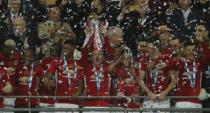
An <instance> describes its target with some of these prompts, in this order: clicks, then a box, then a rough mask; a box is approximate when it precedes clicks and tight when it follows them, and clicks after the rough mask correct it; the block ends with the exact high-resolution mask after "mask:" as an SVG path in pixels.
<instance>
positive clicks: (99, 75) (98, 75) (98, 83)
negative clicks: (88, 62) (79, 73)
mask: <svg viewBox="0 0 210 113" xmlns="http://www.w3.org/2000/svg"><path fill="white" fill-rule="evenodd" d="M93 72H94V76H95V79H96V88H97V91H98V92H99V91H100V87H101V79H102V76H103V75H102V74H103V65H102V66H101V67H100V70H99V72H97V71H96V67H95V66H94V67H93Z"/></svg>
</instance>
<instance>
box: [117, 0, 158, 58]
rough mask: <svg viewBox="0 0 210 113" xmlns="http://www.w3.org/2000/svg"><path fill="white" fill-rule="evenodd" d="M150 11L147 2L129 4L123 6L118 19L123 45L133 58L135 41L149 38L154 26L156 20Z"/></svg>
mask: <svg viewBox="0 0 210 113" xmlns="http://www.w3.org/2000/svg"><path fill="white" fill-rule="evenodd" d="M150 11H151V10H150V7H149V6H148V0H143V1H141V2H131V3H129V4H127V5H126V6H124V8H123V9H122V11H121V13H120V15H119V17H118V20H119V21H120V23H121V27H122V29H123V33H124V36H123V37H124V41H125V44H126V45H127V46H128V47H129V48H130V49H131V50H132V53H133V55H134V57H135V56H136V55H137V48H136V47H137V45H136V42H137V40H138V39H139V38H142V37H147V38H149V36H150V34H151V31H153V29H154V27H155V26H156V18H155V17H154V16H153V15H152V13H151V12H150Z"/></svg>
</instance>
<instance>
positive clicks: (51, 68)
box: [47, 59, 60, 73]
mask: <svg viewBox="0 0 210 113" xmlns="http://www.w3.org/2000/svg"><path fill="white" fill-rule="evenodd" d="M59 62H60V60H59V59H54V60H52V61H51V63H50V66H49V68H48V70H47V72H49V73H54V72H55V71H56V67H58V66H59Z"/></svg>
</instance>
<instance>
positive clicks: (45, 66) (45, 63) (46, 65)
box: [39, 57, 56, 104]
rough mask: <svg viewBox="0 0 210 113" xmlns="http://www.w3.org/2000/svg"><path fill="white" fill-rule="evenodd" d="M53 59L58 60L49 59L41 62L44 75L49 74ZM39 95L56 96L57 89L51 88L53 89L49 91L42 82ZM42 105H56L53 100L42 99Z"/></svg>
mask: <svg viewBox="0 0 210 113" xmlns="http://www.w3.org/2000/svg"><path fill="white" fill-rule="evenodd" d="M53 59H56V58H53V57H48V58H44V59H42V60H41V61H40V64H41V65H42V68H43V70H44V73H46V72H47V70H48V68H49V67H50V64H51V61H52V60H53ZM39 95H40V96H55V87H51V89H50V90H49V89H48V88H46V87H45V86H44V84H43V82H42V81H41V82H40V84H39ZM40 103H48V104H54V99H53V98H40Z"/></svg>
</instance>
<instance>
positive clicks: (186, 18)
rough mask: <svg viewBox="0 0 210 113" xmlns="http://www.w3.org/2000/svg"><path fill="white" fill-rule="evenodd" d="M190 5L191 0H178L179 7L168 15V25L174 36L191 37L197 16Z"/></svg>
mask: <svg viewBox="0 0 210 113" xmlns="http://www.w3.org/2000/svg"><path fill="white" fill-rule="evenodd" d="M191 6H192V3H191V0H179V7H178V8H176V9H175V10H173V12H172V14H170V15H169V18H168V19H169V26H170V28H171V30H172V32H173V34H175V35H176V36H179V37H183V38H186V39H189V38H193V34H192V33H193V32H194V31H195V26H196V23H198V21H199V18H198V16H197V15H196V13H195V12H194V10H193V9H192V7H191Z"/></svg>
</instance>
